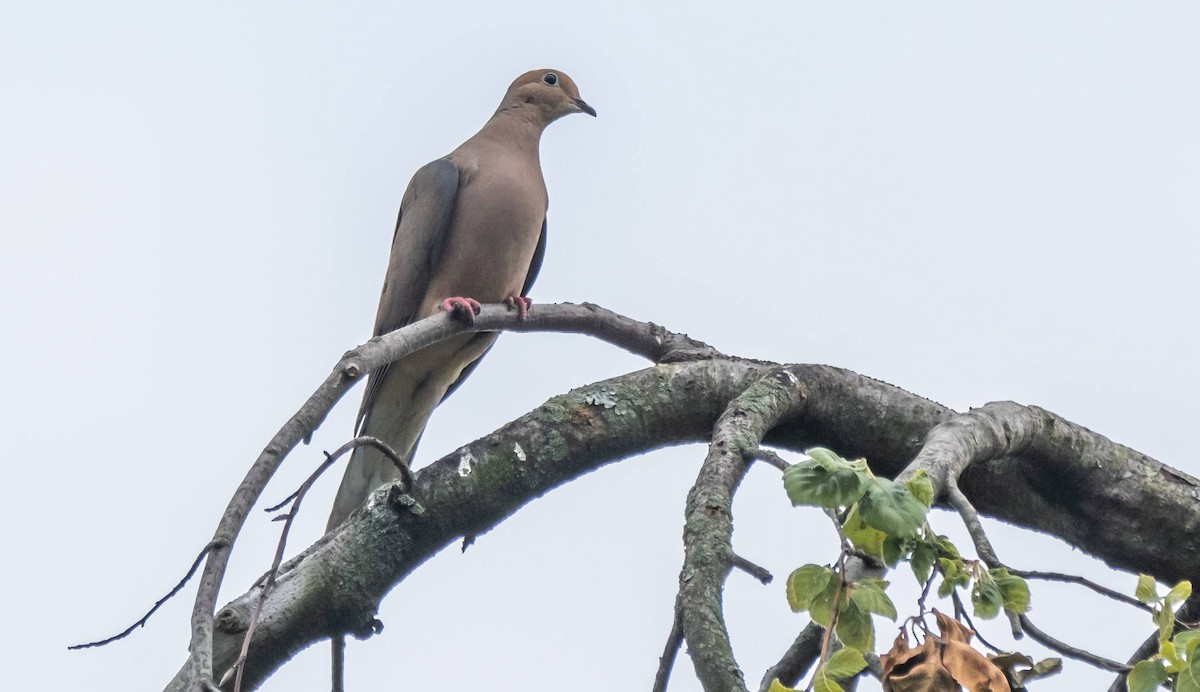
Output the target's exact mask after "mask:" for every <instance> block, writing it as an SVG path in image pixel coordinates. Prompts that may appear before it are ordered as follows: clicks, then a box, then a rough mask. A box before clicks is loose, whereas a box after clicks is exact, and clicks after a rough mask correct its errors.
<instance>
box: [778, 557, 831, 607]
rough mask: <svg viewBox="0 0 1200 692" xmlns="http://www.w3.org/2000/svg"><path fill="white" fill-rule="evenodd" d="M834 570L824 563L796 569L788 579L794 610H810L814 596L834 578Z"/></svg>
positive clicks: (790, 603)
mask: <svg viewBox="0 0 1200 692" xmlns="http://www.w3.org/2000/svg"><path fill="white" fill-rule="evenodd" d="M833 576H834V574H833V570H831V569H829V568H828V567H825V566H824V565H804V566H803V567H801V568H799V569H796V570H794V571H793V572H792V573H791V574H789V575H788V579H787V599H788V605H789V606H791V608H792V612H794V613H799V612H802V611H805V610H808V604H809V602H810V601H812V599H813V596H816V595H817V594H819V593H821V592H822V591H824V590H825V587H826V586H828V585H829V580H830V579H833Z"/></svg>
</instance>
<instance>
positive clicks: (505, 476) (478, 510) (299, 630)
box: [170, 306, 1200, 689]
mask: <svg viewBox="0 0 1200 692" xmlns="http://www.w3.org/2000/svg"><path fill="white" fill-rule="evenodd" d="M548 307H549V306H539V308H538V310H539V311H540V310H545V309H547V308H548ZM568 308H573V306H568ZM574 309H587V308H574ZM494 312H496V311H495V310H493V308H490V307H485V308H484V314H483V315H481V318H482V317H484V316H489V317H488V319H491V315H493V313H494ZM535 315H536V311H535V314H533V315H531V317H530V319H531V321H532V320H533V319H534V318H535ZM501 317H504V315H501ZM435 319H438V318H435ZM443 319H444V318H443ZM481 321H482V320H481ZM421 324H423V323H421ZM484 324H486V326H487V328H489V329H497V328H499V327H498V326H497V325H496V323H494V322H490V323H489V322H484ZM414 326H416V325H414ZM447 328H453V329H457V328H458V327H457V326H454V325H449V326H448V327H447ZM651 329H653V328H652V327H649V326H648V327H647V330H648V332H647V333H649V330H651ZM388 338H389V337H384V339H388ZM380 341H382V340H380ZM667 341H668V343H669V341H670V340H669V338H668V340H667ZM641 343H646V344H650V343H655V338H654V337H650V338H648V339H644V340H643V341H642V342H641ZM364 349H366V347H364ZM672 352H676V353H678V352H679V351H672V350H670V349H668V350H666V351H665V353H666V355H665V356H664V357H665V358H669V357H670V354H671V353H672ZM355 353H356V352H351V354H348V358H350V357H351V356H353V355H354V354H355ZM353 362H355V363H360V364H363V363H366V366H364V367H369V365H370V363H368V362H367V361H366V360H364V359H358V358H356V359H354V360H353ZM770 369H771V368H770V366H767V365H763V364H760V363H755V362H752V361H743V360H737V361H735V360H732V359H724V358H719V357H717V358H713V359H711V360H706V361H702V362H689V363H680V364H673V365H669V366H658V367H654V368H651V369H648V370H644V371H640V372H635V373H631V374H629V375H625V376H622V377H618V378H614V379H612V380H608V381H605V382H600V383H596V384H594V385H589V386H587V387H583V388H580V389H578V390H576V391H574V392H571V393H570V394H566V395H563V396H560V397H555V398H554V399H551V400H550V401H549V402H547V403H546V404H545V405H543V406H542V407H540V408H539V409H537V410H536V411H534V412H532V413H530V414H528V415H526V416H524V417H522V418H520V419H518V420H516V421H514V422H513V423H510V424H508V425H506V426H504V427H503V428H501V429H500V430H498V431H497V432H495V433H493V434H491V435H488V436H486V437H484V438H482V439H481V440H478V441H476V442H474V443H472V444H470V445H467V446H465V447H463V448H462V449H460V450H459V451H458V452H456V453H454V454H451V455H448V456H447V457H444V458H443V459H441V460H439V461H437V462H435V463H434V464H432V465H430V466H428V467H426V468H424V469H422V470H421V471H420V472H418V473H417V474H416V478H415V485H414V489H413V492H412V496H413V497H409V496H398V497H392V498H391V501H389V496H388V494H387V493H386V492H377V493H376V494H375V496H374V501H373V502H372V503H370V505H369V506H368V507H367V508H365V509H364V510H361V511H359V512H358V513H357V514H355V515H354V516H353V517H352V518H351V519H350V520H349V521H348V522H347V523H346V524H345V525H343V526H342V527H340V528H339V529H338V530H337V531H336V532H334V533H333V534H330V535H328V536H326V537H323V538H322V539H320V540H319V541H318V542H317V543H316V544H314V545H313V546H311V547H310V548H308V549H307V550H306V551H304V552H303V553H302V554H301V555H300V556H298V557H296V558H294V559H292V560H291V561H289V562H288V563H286V564H285V565H284V566H283V567H282V568H281V574H280V578H279V583H278V584H277V586H276V588H275V589H274V590H273V591H272V593H271V595H270V596H269V597H268V598H267V599H266V602H265V603H264V607H263V619H262V624H261V625H260V628H259V631H258V632H257V634H256V636H255V640H254V642H253V643H252V645H251V649H250V652H249V658H248V661H247V668H246V685H247V686H248V687H253V686H256V685H258V684H261V682H262V680H263V678H264V677H265V676H266V675H267V674H269V672H270V671H271V670H274V668H276V667H277V666H279V665H280V664H282V663H283V662H284V661H285V660H286V659H287V658H288V657H290V656H291V655H292V654H293V653H294V652H296V651H298V650H299V649H300V648H303V647H304V646H307V645H309V644H311V643H312V642H314V641H317V640H318V639H322V638H326V637H329V636H331V635H333V634H339V633H346V632H351V633H354V632H364V631H368V630H369V628H370V626H371V624H372V617H373V615H374V612H375V606H376V604H377V603H378V601H379V599H381V598H382V597H383V595H384V594H385V593H386V592H387V591H388V590H390V589H391V588H392V587H393V586H394V585H395V584H396V583H397V582H399V581H400V580H402V579H403V578H404V576H405V575H407V574H408V572H410V571H411V570H413V569H415V568H416V567H417V566H418V565H419V564H421V562H423V561H424V560H425V559H427V558H428V557H429V556H430V555H432V554H433V553H434V552H436V551H437V550H440V549H441V548H442V547H444V546H446V545H448V544H450V543H452V542H455V541H457V540H459V539H460V538H462V537H463V536H470V535H476V534H479V533H481V532H483V531H486V530H488V529H490V528H491V527H493V526H495V525H497V524H498V523H499V522H501V521H503V519H504V518H505V517H507V516H508V515H510V514H511V513H512V512H514V511H516V510H517V509H518V508H519V507H520V506H522V505H523V504H525V503H526V502H529V501H530V500H532V499H535V498H537V497H539V496H541V495H543V494H545V493H546V492H548V491H549V490H551V489H553V488H554V487H557V486H558V485H561V484H563V483H566V482H568V481H570V480H572V479H574V478H576V477H578V476H579V475H582V474H584V473H587V472H588V471H591V470H593V469H595V468H597V467H599V466H601V465H603V464H606V463H610V462H612V461H616V460H618V459H621V458H624V457H627V456H632V455H635V454H640V453H642V452H645V451H648V450H652V449H655V448H659V447H663V446H666V445H671V444H678V443H682V442H697V441H706V440H707V439H708V438H709V435H710V433H711V431H712V430H713V425H714V423H715V421H716V420H717V417H718V416H719V415H720V414H721V413H722V412H723V411H724V410H725V408H726V404H727V403H728V402H729V401H730V400H732V399H733V398H734V397H736V396H737V395H738V394H740V393H741V392H743V391H745V389H746V388H747V387H748V386H749V385H750V384H751V383H752V382H754V381H755V380H757V379H759V378H761V377H762V376H763V374H765V373H767V372H768V371H769V370H770ZM789 371H790V372H791V373H793V374H794V375H795V376H796V377H797V378H798V379H799V380H800V382H801V384H802V385H803V386H804V387H805V388H806V391H807V403H806V407H805V416H804V420H803V422H802V423H800V422H788V423H787V424H784V425H781V426H779V427H777V428H776V429H775V430H774V431H772V433H771V434H770V435H768V436H767V440H766V442H767V443H769V444H771V445H775V446H778V447H782V448H786V449H792V450H803V449H807V448H809V447H812V446H816V445H822V446H827V447H830V448H833V449H836V450H838V451H839V452H841V453H842V454H843V455H846V456H864V457H866V458H867V459H869V460H870V462H871V466H872V469H873V470H874V472H875V473H877V474H879V475H883V476H887V477H895V476H896V474H898V473H900V472H901V471H902V470H903V469H904V468H905V467H906V466H907V465H908V464H909V462H910V460H912V459H913V458H914V457H915V456H916V455H917V452H918V451H919V449H920V447H921V442H922V440H923V439H924V438H925V436H926V434H928V433H929V432H930V430H931V429H933V428H934V427H935V426H937V425H938V424H939V423H942V422H944V421H946V420H948V419H950V418H951V417H953V416H955V414H954V412H952V411H950V410H948V409H946V408H945V407H942V406H940V405H938V404H936V403H934V402H932V401H929V400H927V399H923V398H921V397H919V396H916V395H913V394H910V393H908V392H905V391H904V390H901V389H899V388H897V387H893V386H891V385H888V384H886V383H883V382H880V381H878V380H874V379H871V378H869V377H864V376H862V375H858V374H855V373H853V372H849V371H847V370H842V369H838V368H833V367H828V366H793V367H792V368H790V370H789ZM361 372H363V370H360V371H359V375H361ZM341 377H342V374H341V373H340V371H338V372H335V375H334V376H331V379H334V380H335V381H334V386H335V387H336V386H340V385H338V379H337V378H341ZM328 384H329V381H327V385H328ZM322 391H325V390H322ZM336 395H337V396H340V393H337V394H336ZM332 400H336V396H335V397H333V399H332ZM605 402H610V403H605ZM324 405H325V402H324V400H319V401H311V400H310V402H309V403H308V404H306V405H305V408H304V409H302V410H301V412H300V413H299V414H297V417H296V418H294V419H293V420H292V421H290V422H289V425H288V426H285V430H284V431H281V435H282V434H283V433H285V432H288V431H294V433H295V435H296V437H295V441H299V439H300V438H301V437H302V436H303V434H304V432H305V430H307V429H310V428H312V427H315V424H316V423H318V422H319V421H320V420H321V419H322V418H323V417H324V413H325V411H326V410H327V409H323V408H322V406H324ZM606 406H608V407H609V408H606ZM1013 406H1015V405H1013ZM1027 411H1031V412H1033V415H1035V417H1039V418H1042V419H1045V420H1047V421H1049V423H1048V426H1047V427H1048V429H1049V431H1050V433H1051V441H1053V442H1054V443H1055V444H1053V445H1030V446H1028V447H1027V448H1026V449H1025V450H1024V452H1023V453H1022V454H1021V455H1020V456H1002V457H998V458H996V459H992V460H990V461H978V462H975V463H972V464H969V465H967V467H966V470H965V471H964V472H963V473H962V476H961V478H960V487H961V488H962V490H963V492H964V493H965V494H966V495H967V497H969V498H970V499H971V501H972V503H974V504H975V506H976V507H977V508H979V509H980V511H981V512H982V513H984V514H986V515H989V516H993V517H996V518H998V519H1001V520H1003V521H1006V522H1009V523H1012V524H1015V525H1018V526H1023V527H1026V528H1033V529H1037V530H1041V531H1045V532H1047V533H1050V534H1052V535H1056V536H1059V537H1062V538H1064V539H1066V540H1070V541H1072V543H1073V544H1074V545H1076V546H1077V547H1078V548H1080V549H1082V550H1084V551H1086V552H1088V553H1090V554H1092V555H1095V556H1097V557H1099V558H1101V559H1103V560H1105V561H1107V562H1109V563H1110V564H1114V565H1118V566H1121V567H1123V568H1126V569H1130V570H1135V571H1140V572H1146V573H1148V574H1153V575H1155V576H1156V577H1158V578H1160V579H1163V580H1164V581H1178V580H1179V579H1180V578H1184V576H1181V575H1194V574H1197V573H1200V530H1196V527H1200V510H1198V509H1197V504H1196V502H1195V499H1194V497H1193V495H1192V493H1193V492H1195V488H1194V487H1193V486H1192V485H1191V483H1192V481H1190V479H1189V477H1187V476H1185V475H1184V474H1181V473H1179V472H1177V471H1174V470H1172V469H1170V468H1169V467H1167V466H1165V465H1163V464H1160V463H1159V462H1157V461H1154V460H1153V459H1150V458H1149V457H1146V456H1145V455H1142V454H1140V453H1138V452H1135V451H1133V450H1130V449H1128V448H1125V447H1121V446H1120V445H1117V444H1115V443H1112V442H1109V441H1108V440H1105V439H1104V438H1102V437H1100V436H1098V435H1095V434H1094V433H1090V432H1089V431H1086V430H1083V429H1082V428H1078V426H1073V425H1072V424H1070V423H1068V422H1066V421H1063V420H1062V419H1059V418H1058V417H1056V416H1054V415H1053V414H1050V413H1048V412H1045V411H1042V410H1041V409H1027ZM972 413H975V412H972ZM968 415H970V414H968ZM288 434H291V433H290V432H288ZM280 439H284V438H280ZM289 444H290V445H292V446H294V444H295V442H290V443H289ZM517 445H519V446H520V448H521V449H522V450H523V451H522V455H524V456H527V457H528V459H527V460H526V461H520V460H519V458H518V456H517V455H516V454H515V449H516V446H517ZM285 449H290V446H288V445H286V444H284V443H283V442H280V441H278V439H277V441H275V442H273V443H272V445H271V446H268V449H267V451H266V452H264V455H268V453H273V454H275V455H279V454H281V453H282V452H283V451H284V450H285ZM273 470H274V468H269V469H268V470H266V471H262V470H259V471H257V472H252V474H251V475H253V474H254V473H265V474H266V476H267V477H269V475H270V473H271V472H273ZM932 475H933V474H931V476H932ZM247 478H248V480H249V479H250V478H251V476H248V477H247ZM263 482H265V478H264V479H263ZM935 482H936V477H935ZM253 497H257V492H255V493H254V494H253V496H252V498H251V502H252V501H253ZM413 498H416V500H417V501H419V503H418V504H419V506H420V507H423V508H424V512H423V513H421V514H417V513H415V512H414V511H413V510H412V509H411V507H412V506H413V505H412V502H413V501H414V500H413ZM1064 498H1065V499H1067V500H1069V501H1063V502H1062V503H1061V505H1059V504H1055V503H1056V502H1060V501H1062V500H1063V499H1064ZM1164 516H1167V517H1169V518H1170V522H1171V524H1172V525H1173V526H1176V527H1179V530H1178V531H1172V532H1163V531H1160V530H1158V529H1157V526H1161V525H1162V524H1161V523H1159V524H1155V523H1154V522H1161V521H1165V520H1164V519H1162V517H1164ZM242 518H244V517H242ZM238 521H239V523H238V524H237V526H240V521H241V519H239V520H238ZM223 552H225V553H227V552H228V551H223ZM1164 556H1171V557H1170V558H1168V557H1164ZM221 570H223V563H222V565H221ZM219 576H220V574H219V573H218V574H217V577H219ZM256 598H257V590H256V589H252V590H251V591H249V592H248V593H246V594H245V595H243V596H241V597H239V598H237V599H235V600H234V601H233V602H232V603H230V604H229V605H228V606H226V607H225V608H223V609H222V610H221V615H220V617H219V618H218V620H217V626H216V628H215V631H214V630H212V629H210V630H209V631H210V632H212V641H213V644H214V647H215V649H214V654H213V655H214V657H215V661H213V659H209V660H210V661H212V662H215V663H216V664H217V666H218V667H219V668H221V669H222V670H224V669H225V668H226V667H228V666H229V665H230V664H232V663H233V661H234V660H235V659H236V657H237V648H238V645H240V643H241V638H240V636H238V635H239V632H242V631H244V628H245V625H246V624H247V623H248V619H249V608H251V607H252V606H253V604H254V603H255V602H256V600H255V599H256ZM239 627H240V629H239ZM200 639H201V640H203V637H201V638H200ZM193 656H195V652H194V651H193ZM193 662H194V658H193V659H190V660H189V662H187V663H185V665H184V667H183V670H181V671H180V673H179V675H178V676H177V677H176V679H175V681H173V682H172V684H171V685H170V689H205V687H204V685H205V684H211V683H209V682H208V678H205V677H203V676H198V673H197V671H198V669H197V668H196V667H195V666H194V665H193ZM211 667H212V666H211V664H210V666H209V669H210V670H211Z"/></svg>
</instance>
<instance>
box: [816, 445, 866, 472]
mask: <svg viewBox="0 0 1200 692" xmlns="http://www.w3.org/2000/svg"><path fill="white" fill-rule="evenodd" d="M804 456H806V457H808V458H809V459H812V460H813V461H815V462H817V463H818V464H820V465H821V466H823V467H825V468H826V469H828V470H830V471H834V470H837V469H842V468H849V469H853V470H855V471H864V472H867V473H870V470H869V469H868V468H867V460H866V459H855V460H854V461H847V460H846V459H845V458H843V457H842V455H840V454H838V453H837V452H835V451H833V450H831V449H826V448H825V447H813V448H812V449H806V450H804Z"/></svg>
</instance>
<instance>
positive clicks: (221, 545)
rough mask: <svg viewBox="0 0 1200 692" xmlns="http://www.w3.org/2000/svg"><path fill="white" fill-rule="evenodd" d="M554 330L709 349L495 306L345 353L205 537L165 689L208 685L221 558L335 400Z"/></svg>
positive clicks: (627, 328)
mask: <svg viewBox="0 0 1200 692" xmlns="http://www.w3.org/2000/svg"><path fill="white" fill-rule="evenodd" d="M505 329H507V330H512V331H561V332H568V333H581V334H589V335H591V336H594V337H596V338H598V339H601V340H603V341H608V342H609V343H612V344H614V345H616V346H620V347H621V348H624V349H626V350H628V351H630V352H632V353H635V354H638V355H642V356H645V357H647V358H649V359H651V360H652V361H654V362H667V361H671V360H685V359H688V358H693V359H695V358H711V357H714V356H717V355H719V354H718V353H717V352H716V351H715V350H714V349H712V348H711V347H709V346H707V345H706V344H703V343H701V342H699V341H695V340H693V339H690V338H688V337H686V336H683V335H679V334H674V333H671V332H668V331H667V330H665V329H663V328H662V327H659V326H658V325H655V324H653V323H648V322H638V321H637V320H631V319H629V318H627V317H623V316H621V315H618V314H616V313H614V312H611V311H608V310H605V309H603V308H600V307H598V306H595V305H590V304H585V305H571V304H561V305H539V306H538V307H537V309H536V310H532V311H530V312H529V313H528V316H527V317H526V319H524V320H520V319H518V318H517V316H516V315H515V314H513V313H511V312H510V311H509V310H508V309H507V308H506V307H505V306H503V305H489V306H485V307H484V309H483V310H482V311H481V312H480V313H479V315H478V316H477V317H476V318H475V320H474V322H473V323H472V324H470V325H467V324H464V323H463V322H462V321H458V320H453V319H451V318H450V316H449V315H447V314H441V313H439V314H437V315H434V316H432V317H429V318H426V319H424V320H421V321H420V322H417V323H415V324H411V325H408V326H406V327H404V328H403V329H398V330H396V331H394V332H391V333H389V334H385V335H383V336H380V337H376V338H374V339H371V340H370V341H368V342H367V343H366V344H363V345H362V346H360V347H358V348H357V349H354V350H353V351H350V352H348V353H347V354H346V355H344V356H342V358H341V360H340V361H338V364H337V365H336V366H335V367H334V369H333V372H332V373H331V374H330V375H329V376H328V377H327V378H326V379H325V381H324V382H323V383H322V384H321V386H320V387H318V388H317V391H316V392H314V393H313V394H312V396H310V397H309V399H308V401H306V402H305V403H304V405H303V406H302V407H301V408H300V410H299V411H298V412H296V414H295V415H293V416H292V417H291V419H289V420H288V421H287V423H285V424H284V426H283V427H282V428H281V429H280V430H279V432H277V433H276V434H275V436H274V437H273V438H272V439H271V441H270V442H269V443H268V444H267V446H266V448H265V449H263V451H262V453H261V454H259V457H258V459H257V460H255V462H254V464H253V465H252V466H251V467H250V470H249V471H248V472H247V473H246V477H245V478H244V479H243V480H242V482H241V484H240V485H239V486H238V488H237V490H236V491H235V492H234V494H233V497H232V498H231V499H230V501H229V504H228V506H227V507H226V509H225V512H224V513H223V514H222V516H221V520H220V522H219V523H218V525H217V530H216V532H215V534H214V536H213V540H212V545H214V548H213V549H212V550H210V551H209V553H208V559H207V560H206V561H205V564H204V571H203V572H202V573H201V576H200V585H199V588H198V589H197V593H196V601H195V604H194V606H193V608H192V616H191V631H192V637H191V642H190V644H189V646H188V650H189V651H190V652H191V654H190V659H189V660H190V664H189V665H187V666H185V667H184V670H183V671H181V673H180V675H179V676H177V678H176V680H175V682H174V683H173V685H172V689H180V690H201V689H203V688H204V687H206V686H208V685H210V684H211V683H210V681H211V680H212V678H213V660H212V650H213V609H214V608H215V606H216V599H217V592H218V591H219V590H220V586H221V581H222V580H223V579H224V576H225V567H226V566H227V565H228V562H229V554H230V552H231V550H232V548H233V544H234V541H236V540H237V536H238V534H239V533H240V532H241V528H242V525H243V524H244V523H245V521H246V517H247V515H249V513H250V509H251V508H252V507H253V506H254V504H255V503H256V502H257V501H258V498H259V497H260V496H261V495H262V492H263V490H264V489H265V488H266V485H267V482H268V481H269V480H270V479H271V477H272V476H273V475H274V474H275V471H276V470H277V469H278V468H279V466H280V464H282V463H283V460H284V458H285V457H286V456H287V455H288V453H289V452H291V450H292V449H293V448H295V446H296V445H297V444H298V443H299V442H300V441H301V440H307V439H308V438H309V437H311V435H312V433H313V431H315V430H316V429H317V427H318V426H320V424H321V423H322V422H323V421H324V420H325V417H326V416H327V415H328V414H329V411H330V410H332V408H333V406H334V404H336V403H337V402H338V401H339V400H340V399H341V398H342V396H343V395H344V394H345V393H346V392H347V391H348V390H349V389H350V388H351V387H352V386H353V385H354V384H356V383H357V382H358V381H359V380H361V379H362V375H363V374H364V373H368V372H371V371H374V370H376V369H378V368H380V367H382V366H384V365H386V364H388V363H391V362H393V361H396V360H399V359H400V358H402V357H404V356H406V355H408V354H410V353H412V352H414V351H417V350H419V349H421V348H424V347H425V346H428V345H430V344H434V343H437V342H438V341H442V340H444V339H447V338H449V337H451V336H453V335H455V334H458V333H462V332H479V331H498V330H505Z"/></svg>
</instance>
